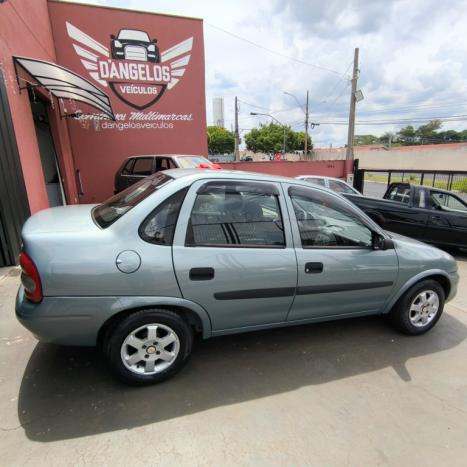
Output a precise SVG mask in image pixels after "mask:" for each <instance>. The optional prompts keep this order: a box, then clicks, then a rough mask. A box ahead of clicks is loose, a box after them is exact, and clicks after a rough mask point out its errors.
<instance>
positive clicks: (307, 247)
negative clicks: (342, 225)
mask: <svg viewBox="0 0 467 467" xmlns="http://www.w3.org/2000/svg"><path fill="white" fill-rule="evenodd" d="M294 190H295V191H296V192H300V191H302V192H303V193H305V192H310V191H315V192H316V191H317V192H319V193H322V194H325V195H329V196H331V197H333V198H336V199H337V200H339V201H342V200H341V199H340V198H338V196H336V195H334V194H332V193H328V192H325V191H323V190H319V189H318V190H315V189H313V188H308V187H302V186H298V185H290V186H289V188H288V190H287V194H288V195H289V198H290V202H292V195H293V193H292V192H293V191H294ZM343 204H344V205H345V206H347V207H348V208H349V210H350V211H352V213H353V214H355V216H356V217H357V218H358V219H359V220H360V221H361V223H362V224H363V226H364V227H366V228H367V229H368V230H369V231H370V232H371V237H372V240H373V238H374V236H375V235H377V234H378V235H379V234H380V232H377V231H376V230H375V229H373V228H372V227H371V226H370V225H368V223H367V222H366V219H365V218H364V217H362V216H361V215H360V213H359V212H358V211H356V210H355V209H353V207H352V206H349V205H347V203H346V202H345V200H344V203H343ZM292 211H293V215H294V219H295V224H296V226H297V229H298V233H299V240H300V247H301V248H302V250H373V249H374V248H373V245H372V244H370V245H368V246H358V245H355V246H350V245H349V246H346V245H342V246H341V245H330V246H325V245H303V241H302V236H301V234H300V229H299V227H298V220H297V216H296V215H295V209H293V207H292ZM372 243H373V242H372Z"/></svg>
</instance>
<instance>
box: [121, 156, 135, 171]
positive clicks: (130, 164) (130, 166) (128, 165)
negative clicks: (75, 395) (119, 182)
mask: <svg viewBox="0 0 467 467" xmlns="http://www.w3.org/2000/svg"><path fill="white" fill-rule="evenodd" d="M134 163H135V160H134V159H130V160H129V161H128V162H127V163H126V164H125V166H124V167H123V170H122V175H130V174H131V170H132V169H133V164H134Z"/></svg>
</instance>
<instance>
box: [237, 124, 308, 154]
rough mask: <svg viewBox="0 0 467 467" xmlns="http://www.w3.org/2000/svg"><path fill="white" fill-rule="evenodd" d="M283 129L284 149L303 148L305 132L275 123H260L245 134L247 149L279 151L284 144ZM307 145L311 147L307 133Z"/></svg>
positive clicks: (298, 149) (294, 149) (267, 151)
mask: <svg viewBox="0 0 467 467" xmlns="http://www.w3.org/2000/svg"><path fill="white" fill-rule="evenodd" d="M284 129H285V150H286V151H300V150H303V149H304V145H305V133H304V132H299V131H293V130H292V128H290V127H289V126H285V127H284V126H282V125H278V124H276V123H270V124H269V125H260V126H259V128H253V129H252V130H251V131H250V132H249V133H247V134H246V135H245V143H246V147H247V149H249V150H250V151H253V152H265V153H270V152H281V151H282V149H283V146H284ZM308 147H309V148H312V142H311V137H310V135H308Z"/></svg>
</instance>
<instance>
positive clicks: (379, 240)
mask: <svg viewBox="0 0 467 467" xmlns="http://www.w3.org/2000/svg"><path fill="white" fill-rule="evenodd" d="M392 249H394V242H393V240H392V239H391V238H386V237H383V236H382V235H380V234H378V233H376V232H374V233H373V250H383V251H384V250H392Z"/></svg>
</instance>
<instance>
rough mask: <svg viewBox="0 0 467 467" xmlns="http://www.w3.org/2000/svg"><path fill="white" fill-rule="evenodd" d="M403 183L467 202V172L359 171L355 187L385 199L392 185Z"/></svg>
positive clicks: (365, 193)
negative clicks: (447, 194)
mask: <svg viewBox="0 0 467 467" xmlns="http://www.w3.org/2000/svg"><path fill="white" fill-rule="evenodd" d="M394 182H402V183H410V184H412V185H423V186H428V187H433V188H441V189H443V190H448V191H451V192H453V193H455V194H456V195H458V196H459V197H461V198H462V199H463V200H464V201H466V202H467V171H461V172H459V171H457V172H455V171H450V170H438V171H433V170H394V169H388V170H373V169H357V170H356V171H355V176H354V186H355V188H357V190H359V191H360V192H361V193H363V195H364V196H372V197H375V198H381V197H383V195H384V193H385V192H386V189H387V187H388V185H389V184H390V183H394Z"/></svg>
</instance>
